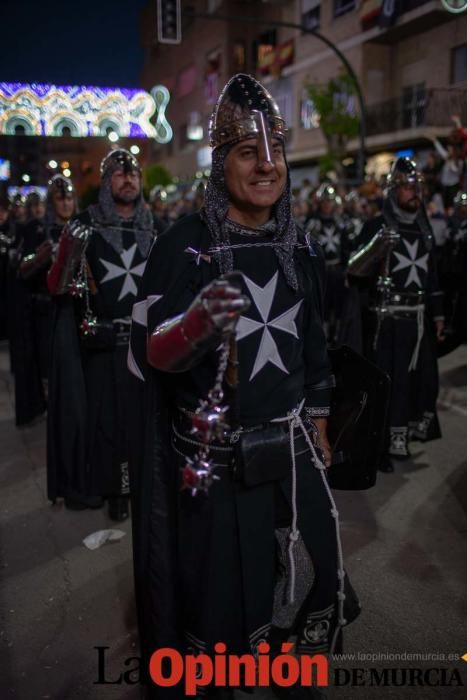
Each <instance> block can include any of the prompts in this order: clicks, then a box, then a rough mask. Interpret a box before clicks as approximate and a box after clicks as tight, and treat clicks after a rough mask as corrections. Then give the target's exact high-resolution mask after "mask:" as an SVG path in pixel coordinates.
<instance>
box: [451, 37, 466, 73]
mask: <svg viewBox="0 0 467 700" xmlns="http://www.w3.org/2000/svg"><path fill="white" fill-rule="evenodd" d="M464 81H467V44H463V45H462V46H456V48H455V49H452V50H451V83H462V82H464Z"/></svg>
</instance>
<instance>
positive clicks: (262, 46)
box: [253, 29, 277, 66]
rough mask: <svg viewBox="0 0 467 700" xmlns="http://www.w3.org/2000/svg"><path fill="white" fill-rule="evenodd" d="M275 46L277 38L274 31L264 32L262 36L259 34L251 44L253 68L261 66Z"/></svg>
mask: <svg viewBox="0 0 467 700" xmlns="http://www.w3.org/2000/svg"><path fill="white" fill-rule="evenodd" d="M276 44H277V36H276V30H275V29H272V30H271V31H269V32H264V34H261V35H260V36H259V37H258V39H256V41H254V42H253V60H254V64H255V66H258V65H261V63H262V61H263V60H264V57H265V56H266V55H267V54H268V53H269V52H270V51H272V50H273V49H274V48H275V46H276Z"/></svg>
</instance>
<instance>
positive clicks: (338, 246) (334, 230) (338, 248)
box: [306, 183, 349, 343]
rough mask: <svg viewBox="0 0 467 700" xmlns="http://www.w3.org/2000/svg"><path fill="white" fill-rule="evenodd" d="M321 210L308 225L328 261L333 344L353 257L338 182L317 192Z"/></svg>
mask: <svg viewBox="0 0 467 700" xmlns="http://www.w3.org/2000/svg"><path fill="white" fill-rule="evenodd" d="M316 202H317V206H318V208H317V211H316V214H315V215H314V216H313V217H312V218H311V219H309V221H308V222H307V225H306V229H307V231H309V232H310V233H311V235H313V236H314V237H315V238H316V239H317V240H318V241H319V243H320V245H321V247H322V249H323V253H324V259H325V261H326V269H327V276H326V294H325V297H324V320H325V328H326V335H327V338H328V340H329V342H330V343H334V342H336V340H337V338H338V336H339V331H340V327H339V326H340V321H341V317H342V308H343V304H344V298H345V291H346V290H345V269H346V266H347V261H348V259H349V238H348V233H349V232H348V231H347V229H346V227H345V225H344V221H343V219H342V217H341V216H339V214H338V211H337V208H338V207H339V206H340V205H341V204H342V200H341V198H340V196H339V195H338V193H337V190H336V188H335V187H334V185H331V184H328V183H323V184H322V185H320V187H319V188H318V191H317V192H316Z"/></svg>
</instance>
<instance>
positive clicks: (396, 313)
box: [349, 158, 444, 471]
mask: <svg viewBox="0 0 467 700" xmlns="http://www.w3.org/2000/svg"><path fill="white" fill-rule="evenodd" d="M421 184H422V180H421V175H420V174H419V173H418V171H417V169H416V166H415V164H414V163H413V162H412V161H411V160H410V159H409V158H399V159H398V160H397V161H395V163H394V164H393V166H392V169H391V172H390V173H389V175H388V183H387V189H386V197H385V203H384V209H383V216H381V217H378V218H376V219H374V220H372V221H369V222H367V223H366V224H365V225H364V227H363V229H362V232H361V234H360V236H359V241H358V247H359V250H358V252H357V253H355V254H354V255H353V256H352V257H351V258H350V261H349V273H350V275H351V276H352V277H353V279H354V280H360V281H359V282H358V284H359V285H360V290H361V296H362V298H364V299H365V301H364V304H363V306H364V314H363V327H364V346H365V349H366V354H367V356H369V357H370V358H371V359H373V361H374V362H375V363H376V364H377V365H378V366H379V367H380V368H382V369H383V370H384V371H386V372H387V373H388V374H389V376H390V377H391V380H392V389H391V400H390V406H389V431H388V438H387V454H388V456H389V457H390V458H393V459H402V460H404V459H408V458H409V457H410V451H409V441H410V440H411V439H413V440H421V441H426V440H433V439H435V438H439V437H440V436H441V433H440V427H439V422H438V417H437V413H436V399H437V395H438V367H437V357H436V355H437V351H436V344H437V341H438V342H439V341H441V340H442V339H443V336H444V310H443V293H442V292H441V291H440V289H439V284H438V277H437V271H436V262H435V257H434V242H433V234H432V231H431V228H430V224H429V222H428V219H427V216H426V213H425V209H424V206H423V203H422V189H421ZM383 471H393V466H392V462H391V460H390V459H387V460H386V462H385V465H384V467H383Z"/></svg>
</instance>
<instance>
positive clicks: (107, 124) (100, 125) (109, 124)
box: [96, 112, 128, 136]
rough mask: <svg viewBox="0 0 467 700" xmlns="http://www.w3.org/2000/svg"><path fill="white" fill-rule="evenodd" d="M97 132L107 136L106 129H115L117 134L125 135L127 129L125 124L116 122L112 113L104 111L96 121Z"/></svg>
mask: <svg viewBox="0 0 467 700" xmlns="http://www.w3.org/2000/svg"><path fill="white" fill-rule="evenodd" d="M96 128H97V133H98V135H99V136H107V131H108V129H111V130H112V131H115V133H116V134H118V135H119V136H127V132H128V129H127V128H125V124H122V123H121V122H118V121H117V120H116V119H115V117H114V116H113V114H112V113H109V112H107V113H104V114H102V115H101V116H100V117H99V120H98V121H97V122H96Z"/></svg>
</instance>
